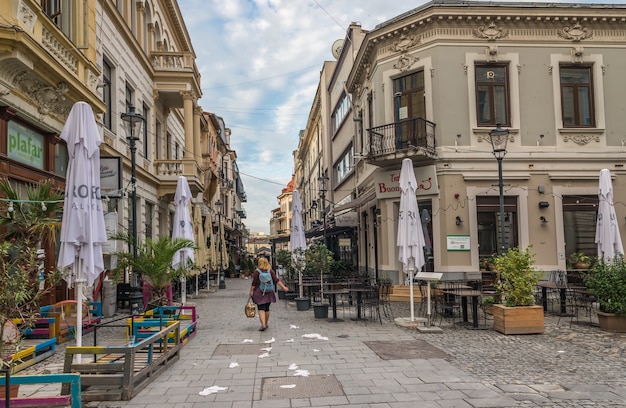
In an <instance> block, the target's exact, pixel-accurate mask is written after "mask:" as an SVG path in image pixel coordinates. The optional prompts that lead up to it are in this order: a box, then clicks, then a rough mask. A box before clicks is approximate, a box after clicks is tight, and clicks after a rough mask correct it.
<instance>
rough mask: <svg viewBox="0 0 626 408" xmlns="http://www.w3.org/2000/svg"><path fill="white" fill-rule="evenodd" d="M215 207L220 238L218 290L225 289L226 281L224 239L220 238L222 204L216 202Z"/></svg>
mask: <svg viewBox="0 0 626 408" xmlns="http://www.w3.org/2000/svg"><path fill="white" fill-rule="evenodd" d="M215 206H216V207H217V217H218V225H219V230H218V234H219V236H220V241H219V242H220V245H219V250H220V269H219V276H218V278H219V288H220V289H226V280H225V279H224V249H223V247H222V245H224V237H223V236H222V207H223V206H224V204H223V203H222V202H221V201H220V200H217V201H216V202H215Z"/></svg>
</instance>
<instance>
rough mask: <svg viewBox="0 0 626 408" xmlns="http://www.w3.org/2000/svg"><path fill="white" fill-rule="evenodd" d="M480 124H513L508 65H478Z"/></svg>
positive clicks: (477, 89)
mask: <svg viewBox="0 0 626 408" xmlns="http://www.w3.org/2000/svg"><path fill="white" fill-rule="evenodd" d="M476 110H477V112H476V117H477V120H478V126H496V125H497V124H501V125H502V126H511V119H510V114H509V110H510V108H509V74H508V66H506V65H476Z"/></svg>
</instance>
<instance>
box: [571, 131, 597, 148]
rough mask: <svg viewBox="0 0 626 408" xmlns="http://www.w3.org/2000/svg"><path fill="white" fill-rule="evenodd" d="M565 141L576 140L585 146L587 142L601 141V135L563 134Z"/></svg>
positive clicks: (575, 141)
mask: <svg viewBox="0 0 626 408" xmlns="http://www.w3.org/2000/svg"><path fill="white" fill-rule="evenodd" d="M563 141H564V142H570V141H572V142H574V143H576V144H577V145H579V146H584V145H586V144H589V143H590V142H599V141H600V136H599V135H585V134H582V133H581V134H578V135H563Z"/></svg>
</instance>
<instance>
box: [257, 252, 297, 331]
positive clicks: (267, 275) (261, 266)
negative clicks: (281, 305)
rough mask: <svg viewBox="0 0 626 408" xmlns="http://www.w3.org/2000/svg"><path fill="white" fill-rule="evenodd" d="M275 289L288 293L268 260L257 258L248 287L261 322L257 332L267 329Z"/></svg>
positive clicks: (274, 299)
mask: <svg viewBox="0 0 626 408" xmlns="http://www.w3.org/2000/svg"><path fill="white" fill-rule="evenodd" d="M276 287H280V288H281V289H282V290H284V291H285V292H288V291H289V288H288V287H287V286H285V284H284V283H282V282H281V281H280V279H278V276H277V275H276V272H274V270H273V269H272V267H271V266H270V263H269V262H268V260H267V259H266V258H259V261H258V262H257V268H256V269H255V271H254V273H253V274H252V285H251V286H250V297H252V301H254V303H255V304H256V305H257V309H258V311H259V320H260V321H261V327H260V328H259V331H265V330H266V329H267V323H268V321H269V319H270V304H272V303H274V302H276V295H275V293H274V292H275V291H276Z"/></svg>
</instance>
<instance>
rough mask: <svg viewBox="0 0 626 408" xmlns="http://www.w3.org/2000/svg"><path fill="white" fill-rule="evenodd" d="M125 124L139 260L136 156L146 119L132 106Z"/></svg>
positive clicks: (137, 276) (136, 279) (133, 232)
mask: <svg viewBox="0 0 626 408" xmlns="http://www.w3.org/2000/svg"><path fill="white" fill-rule="evenodd" d="M121 117H122V120H123V121H124V124H125V125H126V134H127V137H126V139H127V140H128V146H129V148H130V169H131V170H130V171H131V176H130V184H131V190H132V192H131V199H130V201H131V220H132V222H133V226H132V230H131V234H132V239H133V248H132V250H133V257H135V258H137V165H136V162H135V155H136V153H137V145H136V142H137V140H139V137H137V135H138V134H139V132H140V130H141V124H142V123H143V122H144V120H145V119H144V117H143V116H141V114H140V113H136V112H135V107H134V106H133V105H130V106H129V107H128V112H126V113H122V115H121ZM140 284H141V276H139V274H136V276H135V286H136V287H137V286H140Z"/></svg>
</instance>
